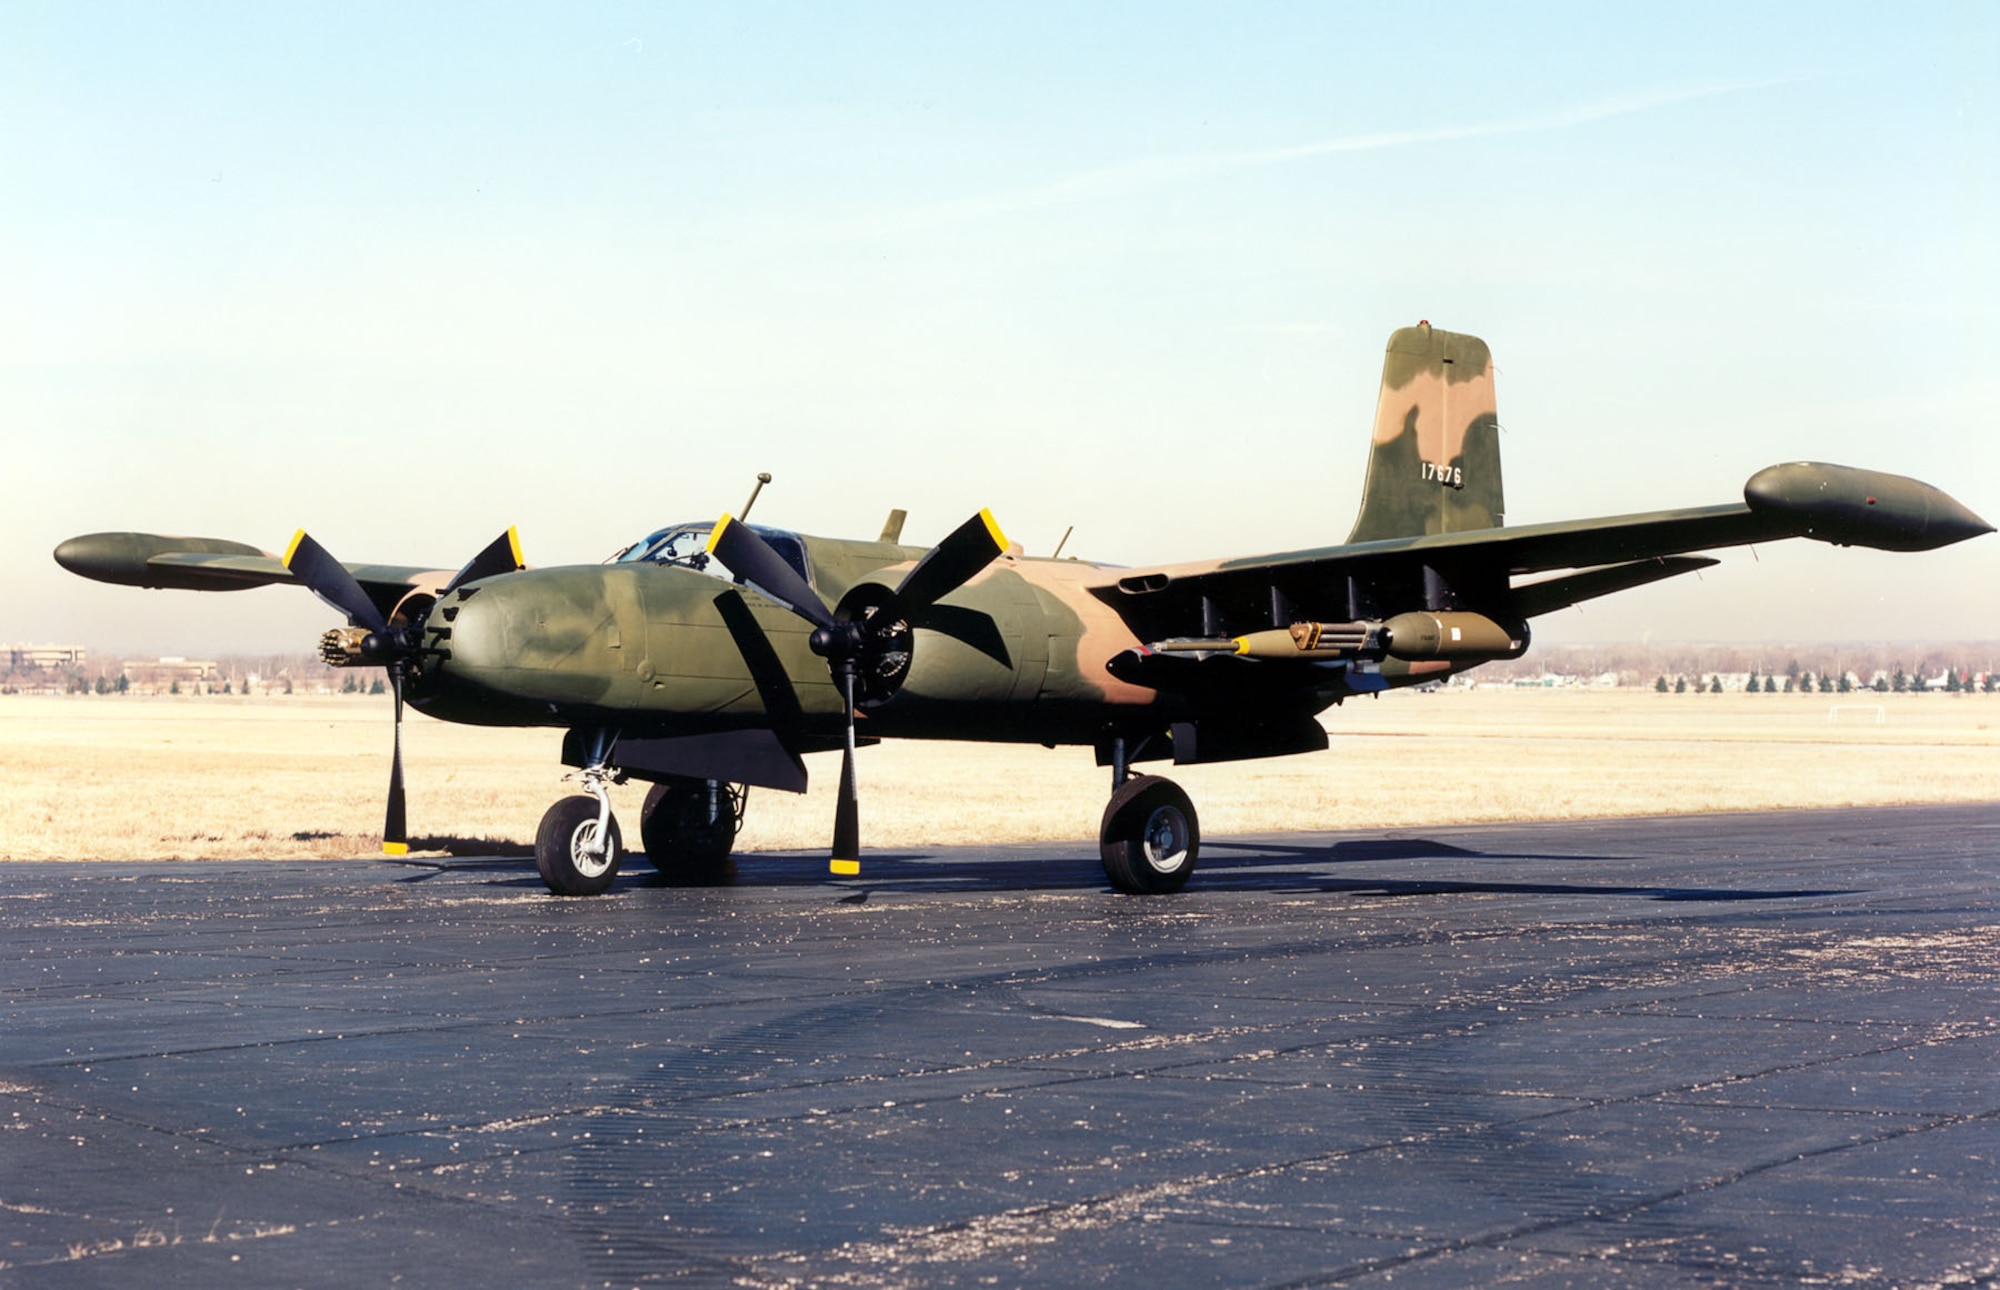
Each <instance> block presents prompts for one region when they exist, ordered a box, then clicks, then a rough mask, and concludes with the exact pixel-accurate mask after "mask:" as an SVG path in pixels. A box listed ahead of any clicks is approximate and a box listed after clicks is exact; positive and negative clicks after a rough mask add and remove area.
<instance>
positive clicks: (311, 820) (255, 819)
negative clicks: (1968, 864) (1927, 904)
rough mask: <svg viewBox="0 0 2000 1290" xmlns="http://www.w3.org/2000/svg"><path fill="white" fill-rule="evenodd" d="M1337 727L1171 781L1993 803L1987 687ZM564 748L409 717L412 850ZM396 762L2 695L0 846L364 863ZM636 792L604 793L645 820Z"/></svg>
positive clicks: (1474, 697)
mask: <svg viewBox="0 0 2000 1290" xmlns="http://www.w3.org/2000/svg"><path fill="white" fill-rule="evenodd" d="M1836 702H1838V703H1839V704H1840V705H1841V708H1840V710H1838V711H1834V710H1833V708H1834V705H1835V703H1836ZM1878 713H1879V716H1880V720H1879V721H1878V720H1877V717H1878ZM1830 718H1831V719H1830ZM1327 724H1328V728H1329V729H1330V730H1331V731H1332V733H1333V748H1332V750H1331V751H1330V752H1325V753H1315V754H1310V755H1306V756H1299V757H1286V758H1279V759H1275V760H1271V761H1263V762H1245V763H1239V764H1235V765H1224V766H1191V767H1183V768H1180V769H1178V770H1174V771H1172V772H1171V773H1172V774H1173V775H1174V777H1175V778H1176V779H1178V780H1179V781H1180V782H1181V783H1182V784H1183V785H1184V786H1185V787H1186V788H1187V790H1188V792H1189V793H1190V794H1191V795H1192V796H1193V798H1194V800H1195V804H1196V806H1197V807H1198V808H1199V809H1200V811H1201V813H1202V828H1203V831H1204V833H1208V834H1221V833H1250V832H1257V833H1263V832H1276V831H1285V830H1295V829H1366V828H1385V829H1386V828H1409V827H1425V826H1434V825H1442V824H1450V823H1463V822H1471V821H1492V820H1517V819H1556V818H1571V817H1602V816H1617V815H1654V814H1669V813H1679V812H1696V811H1729V810H1764V809H1770V808H1776V807H1797V806H1833V805H1846V804H1886V803H1898V802H1961V801H1982V800H1995V801H2000V696H1991V695H1963V696H1961V695H1948V694H1927V695H1896V694H1889V695H1874V694H1870V695H1866V696H1861V695H1854V696H1839V697H1838V699H1837V700H1836V698H1835V696H1820V695H1790V694H1773V695H1764V694H1757V695H1749V694H1720V695H1709V694H1684V695H1672V694H1667V695H1661V694H1654V693H1652V692H1650V691H1635V690H1609V691H1586V690H1554V691H1526V690H1521V691H1508V690H1479V691H1446V692H1440V693H1433V694H1413V693H1407V692H1406V693H1401V694H1392V695H1386V696H1384V697H1382V698H1381V699H1377V700H1361V701H1357V702H1350V703H1349V704H1347V705H1346V706H1345V707H1344V708H1340V709H1336V710H1334V711H1332V712H1330V713H1329V714H1328V715H1327ZM559 742H560V735H559V733H558V732H555V731H547V730H539V731H517V730H479V729H471V728H467V727H459V726H451V725H446V724H443V723H440V722H435V721H430V720H428V719H426V718H423V717H421V716H415V715H413V716H412V717H411V719H410V721H409V722H408V724H407V725H406V726H405V727H404V757H405V767H406V770H407V772H408V777H409V808H410V827H411V832H412V834H413V840H414V845H413V850H415V851H418V852H422V851H426V850H428V851H433V852H447V851H457V852H467V851H472V850H479V851H487V852H490V851H492V850H496V849H497V850H501V851H504V852H510V853H513V852H520V853H525V852H527V851H528V850H530V849H531V847H532V843H533V839H534V833H535V825H536V822H537V821H538V820H539V819H540V818H541V813H542V811H543V810H544V809H545V808H546V807H547V806H548V804H549V803H550V802H551V801H553V800H554V799H555V798H556V797H557V796H559V795H561V794H562V793H564V792H566V791H570V790H569V789H567V788H566V787H565V786H564V785H563V784H562V783H561V782H560V779H561V774H562V770H563V768H562V767H561V766H560V765H559V764H558V749H559ZM838 766H839V763H838V760H837V759H836V758H834V757H831V756H826V757H815V758H813V759H812V770H813V777H814V778H813V792H812V793H811V794H810V795H809V796H807V797H805V798H797V797H793V796H790V795H788V794H783V793H771V792H763V791H754V790H753V792H752V793H751V796H750V811H749V819H748V823H747V825H746V827H745V830H744V835H743V837H742V839H741V842H740V845H741V847H742V848H743V849H746V850H788V849H798V848H819V847H823V846H824V845H825V843H826V838H827V836H828V833H829V831H830V829H831V826H832V820H833V803H832V801H831V794H832V791H833V787H834V782H835V780H836V779H837V777H838ZM388 767H389V701H388V699H386V698H382V697H376V698H362V697H347V696H339V697H335V696H326V697H304V696H300V697H283V698H280V697H275V696H273V697H262V696H259V697H256V698H233V699H232V698H214V697H208V698H165V697H160V698H138V697H116V696H74V697H63V698H55V697H29V696H7V697H4V698H0V784H4V786H5V795H4V800H0V858H3V859H9V860H47V859H61V860H92V859H160V858H186V859H195V858H232V859H235V858H269V857H310V856H348V855H365V854H371V853H374V852H375V850H376V840H377V836H378V834H377V830H379V828H380V826H381V801H382V793H383V790H384V787H385V785H386V783H387V780H388ZM860 773H861V787H862V827H863V841H864V843H865V844H866V845H867V846H870V847H876V848H888V847H897V846H921V845H927V844H945V843H956V842H977V841H993V842H999V841H1012V840H1023V841H1025V840H1060V839H1070V838H1075V839H1086V838H1092V837H1094V836H1095V834H1096V829H1097V817H1098V813H1099V812H1100V811H1101V810H1102V807H1103V802H1104V798H1105V795H1106V793H1107V791H1108V790H1107V783H1108V772H1106V771H1103V770H1100V769H1099V768H1098V767H1096V766H1095V765H1094V764H1093V762H1092V758H1091V755H1090V753H1089V751H1088V750H1085V749H1076V748H1064V749H1058V750H1055V751H1050V750H1048V749H1044V748H1040V747H1028V748H1014V747H992V746H984V745H977V744H956V743H954V744H922V743H887V744H883V745H881V746H879V747H876V748H870V749H865V750H863V752H862V754H861V758H860ZM643 794H644V785H641V784H636V783H635V784H629V785H625V786H623V787H621V788H619V789H617V790H614V802H615V805H616V806H617V807H618V809H619V812H620V818H621V820H622V821H623V822H624V823H625V824H626V826H627V828H628V829H630V830H631V831H632V832H633V833H634V834H636V829H637V817H638V808H639V802H640V800H641V798H642V797H643ZM634 841H636V837H635V838H634Z"/></svg>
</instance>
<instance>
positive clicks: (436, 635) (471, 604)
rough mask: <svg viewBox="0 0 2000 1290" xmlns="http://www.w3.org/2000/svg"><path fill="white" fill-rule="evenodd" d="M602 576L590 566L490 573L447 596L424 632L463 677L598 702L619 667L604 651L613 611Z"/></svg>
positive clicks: (549, 698)
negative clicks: (496, 575) (491, 574)
mask: <svg viewBox="0 0 2000 1290" xmlns="http://www.w3.org/2000/svg"><path fill="white" fill-rule="evenodd" d="M600 584H601V577H600V574H599V571H598V570H596V569H588V568H586V569H536V570H529V571H526V572H521V573H509V574H502V575H500V576H498V577H493V578H487V579H484V580H482V581H480V582H477V583H472V584H468V585H467V586H464V587H460V588H459V589H458V590H456V591H454V592H452V593H451V595H449V596H446V597H445V598H444V599H443V600H440V601H439V602H438V604H437V607H436V608H435V609H434V610H433V611H432V613H431V616H430V618H429V619H428V620H427V621H426V623H425V634H426V636H427V637H431V638H432V639H433V640H434V643H435V645H436V646H437V647H438V648H440V649H442V650H444V651H446V660H445V665H444V670H445V672H446V673H447V674H448V675H450V676H451V677H453V678H454V679H455V680H457V681H458V682H461V683H470V684H473V685H477V686H480V687H482V688H484V689H486V690H489V691H491V692H493V693H496V694H503V695H508V696H512V697H515V698H521V699H531V700H534V701H536V702H544V703H576V702H592V701H594V700H596V699H598V698H600V697H602V695H603V693H604V691H605V689H606V687H607V686H608V685H609V684H610V682H611V680H612V679H613V678H614V677H615V675H616V673H617V668H616V665H615V662H614V661H613V660H609V659H606V658H603V657H600V655H602V654H603V652H604V644H603V637H604V635H605V633H604V624H605V622H606V621H607V620H608V619H609V617H610V611H609V609H608V608H607V607H606V605H605V600H604V595H603V591H602V587H601V585H600ZM426 643H432V641H427V642H426Z"/></svg>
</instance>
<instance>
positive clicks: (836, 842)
mask: <svg viewBox="0 0 2000 1290" xmlns="http://www.w3.org/2000/svg"><path fill="white" fill-rule="evenodd" d="M708 549H709V552H710V553H711V554H713V555H714V556H715V558H716V559H718V560H720V561H722V563H723V564H725V565H727V566H728V567H729V569H730V571H731V572H733V573H736V574H738V575H740V576H741V577H742V578H743V580H744V581H745V582H748V583H750V584H751V585H752V586H754V587H756V588H757V589H758V590H759V591H761V592H763V593H764V594H765V595H766V596H769V597H770V598H771V599H773V600H775V601H777V602H778V603H779V604H782V605H784V606H785V607H786V608H787V609H790V610H791V611H792V612H793V613H795V614H797V615H798V616H799V617H801V618H803V619H805V620H806V621H807V622H809V623H811V624H812V625H813V633H812V636H811V637H810V638H809V643H810V644H811V646H812V651H813V653H815V654H817V655H819V656H820V657H821V658H823V659H825V660H826V666H827V670H828V671H829V672H831V673H832V674H833V681H834V684H835V685H836V686H838V687H839V688H840V697H841V704H842V707H843V708H844V709H845V715H846V720H847V737H846V741H845V743H844V745H843V746H842V749H841V754H840V800H839V804H838V806H837V807H836V808H835V810H834V816H833V849H832V856H831V858H830V864H829V868H830V869H831V870H832V872H834V873H836V874H840V875H842V876H849V877H851V876H853V875H855V874H858V873H860V872H861V802H860V794H859V792H858V791H857V789H856V787H855V782H854V707H855V704H854V685H855V678H856V677H857V675H858V674H859V672H860V669H861V661H862V659H863V658H864V657H865V656H866V655H867V654H868V653H869V652H870V651H871V650H873V649H875V648H877V647H878V646H880V645H882V644H884V643H886V642H887V641H888V639H889V637H890V635H891V634H892V633H893V632H895V631H896V629H897V628H898V627H899V625H900V624H901V623H902V622H903V620H904V619H905V618H907V617H908V616H909V615H910V614H912V613H914V612H916V611H918V610H921V609H923V608H925V607H926V606H928V605H931V604H933V603H935V602H936V601H938V600H941V599H943V598H944V597H946V596H948V595H950V594H951V593H952V592H954V591H956V590H958V588H960V587H962V586H964V585H965V584H966V583H967V582H968V581H970V580H971V579H972V577H973V576H974V575H975V574H977V573H978V572H979V571H980V570H981V569H984V568H985V567H986V566H987V565H989V564H991V563H993V561H994V559H995V558H997V557H998V556H999V555H1000V554H1001V553H1002V552H1004V551H1006V549H1007V538H1006V535H1004V534H1003V533H1001V531H1000V525H999V524H998V523H997V522H996V521H995V520H994V518H993V513H992V512H991V511H984V510H982V511H981V512H979V514H977V515H975V516H973V517H972V518H971V519H969V520H967V521H966V522H965V523H963V524H961V525H959V526H958V527H957V528H956V529H953V530H952V531H951V532H950V533H949V534H947V535H946V536H945V539H944V540H943V541H942V542H940V543H938V544H937V545H936V546H934V547H932V548H931V549H930V550H929V551H928V552H926V553H925V554H924V556H923V558H922V559H920V560H918V561H917V564H916V567H915V568H913V569H911V570H910V572H909V573H908V575H906V576H905V577H904V578H903V581H902V584H901V585H900V586H898V587H897V588H896V590H895V591H894V592H892V593H890V596H889V599H887V600H886V601H883V602H882V603H881V604H880V605H878V606H876V608H875V610H874V612H873V613H871V614H869V615H868V616H867V617H865V618H855V619H849V618H840V617H837V616H836V615H835V614H834V612H833V610H831V609H830V608H828V607H827V604H826V602H825V601H823V600H821V599H820V597H819V593H818V592H816V591H814V590H813V589H812V586H811V585H810V584H809V583H807V582H806V580H805V578H804V577H803V576H802V575H801V574H800V573H799V572H798V570H796V569H794V568H793V567H792V566H791V565H790V564H788V563H787V562H786V561H785V558H784V557H783V556H781V555H779V554H778V552H777V551H776V550H775V549H774V548H773V547H772V546H771V544H770V543H768V542H766V541H765V540H764V539H763V537H762V536H761V535H759V534H758V533H757V531H756V530H755V529H752V528H751V527H750V526H749V525H747V524H744V523H742V522H741V521H739V520H736V519H734V518H732V517H731V516H728V515H724V516H723V517H722V518H721V519H720V520H718V521H716V525H715V528H714V530H713V531H712V532H711V533H710V534H709V539H708Z"/></svg>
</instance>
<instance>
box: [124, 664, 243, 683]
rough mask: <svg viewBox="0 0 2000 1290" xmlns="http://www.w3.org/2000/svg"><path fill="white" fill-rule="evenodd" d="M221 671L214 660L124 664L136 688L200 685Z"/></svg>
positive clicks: (126, 672)
mask: <svg viewBox="0 0 2000 1290" xmlns="http://www.w3.org/2000/svg"><path fill="white" fill-rule="evenodd" d="M220 673H221V669H220V668H218V667H217V666H216V663H215V660H214V659H207V658H180V657H167V658H135V659H130V660H128V661H127V662H126V664H125V675H126V677H127V678H128V679H129V680H130V681H131V682H132V684H134V685H137V686H142V687H144V686H152V687H160V688H164V687H166V686H170V685H173V684H174V683H175V682H179V683H181V684H183V685H189V684H197V685H198V684H200V683H201V682H203V681H209V680H213V679H214V678H215V677H216V676H218V675H220Z"/></svg>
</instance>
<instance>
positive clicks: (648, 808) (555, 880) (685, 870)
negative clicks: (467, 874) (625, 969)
mask: <svg viewBox="0 0 2000 1290" xmlns="http://www.w3.org/2000/svg"><path fill="white" fill-rule="evenodd" d="M609 755H610V743H609V741H608V740H606V739H602V738H600V739H599V740H597V741H596V742H595V743H593V745H592V747H591V751H590V764H589V765H587V766H585V767H584V768H583V769H582V770H581V771H578V772H577V778H578V779H579V780H580V781H582V784H583V789H584V791H583V792H582V793H579V794H576V795H575V796H572V797H565V798H563V799H562V800H561V801H559V802H557V803H556V804H555V805H554V806H551V807H550V808H549V809H548V812H547V814H545V815H543V816H542V824H541V827H540V828H539V829H537V830H536V831H535V868H537V869H538V870H540V871H541V875H542V881H543V882H545V883H547V884H548V888H549V890H550V891H552V892H554V893H555V894H556V895H558V896H595V895H597V894H598V893H599V892H601V891H603V890H605V889H606V888H608V887H609V886H610V885H611V882H612V880H613V879H614V878H616V877H617V876H618V866H619V863H620V861H622V860H623V859H624V855H623V845H624V844H623V839H622V838H621V837H620V836H619V831H618V821H617V820H616V819H615V818H613V817H612V814H611V796H610V794H609V792H608V791H607V790H608V789H609V787H610V786H611V785H612V784H616V783H619V782H621V781H622V780H623V779H624V774H623V773H622V772H621V771H618V770H617V769H615V768H613V767H612V766H610V765H609V764H608V758H609ZM747 796H748V794H747V790H745V789H744V788H743V786H742V785H740V784H725V783H720V782H718V781H716V780H712V779H687V778H684V777H681V776H673V777H670V778H668V779H666V780H663V781H661V782H660V783H657V784H655V785H653V787H652V789H651V791H649V792H648V793H647V794H646V804H645V806H643V807H642V808H640V811H639V839H640V843H641V845H642V846H644V848H645V855H646V859H647V860H648V861H650V862H651V864H652V866H653V867H654V868H655V869H657V870H659V871H660V876H661V877H662V878H663V879H665V880H666V881H667V882H668V883H670V884H672V885H675V886H682V887H719V886H724V885H726V884H728V883H730V882H733V881H734V880H735V878H736V861H735V859H734V858H733V857H732V856H731V855H730V852H731V851H732V850H733V849H734V848H735V845H736V834H737V832H738V831H739V830H741V829H742V827H743V804H744V800H745V798H746V797H747Z"/></svg>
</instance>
